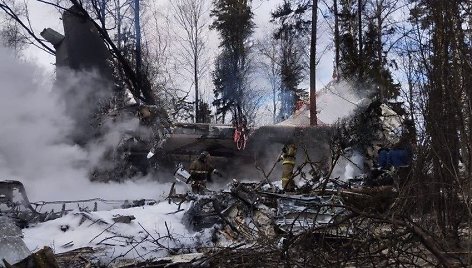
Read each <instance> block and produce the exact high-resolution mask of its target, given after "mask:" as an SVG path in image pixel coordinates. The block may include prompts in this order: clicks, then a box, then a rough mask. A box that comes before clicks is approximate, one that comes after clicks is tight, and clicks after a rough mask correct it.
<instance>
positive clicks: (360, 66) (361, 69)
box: [357, 0, 364, 81]
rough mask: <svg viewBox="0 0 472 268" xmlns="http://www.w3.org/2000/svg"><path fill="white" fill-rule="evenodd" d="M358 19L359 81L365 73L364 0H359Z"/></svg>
mask: <svg viewBox="0 0 472 268" xmlns="http://www.w3.org/2000/svg"><path fill="white" fill-rule="evenodd" d="M357 19H358V25H357V26H358V27H359V29H358V33H357V34H358V36H359V37H358V39H359V81H360V80H361V79H362V76H363V75H364V74H363V72H364V70H363V66H362V64H363V63H362V57H363V55H362V42H363V41H362V0H358V1H357Z"/></svg>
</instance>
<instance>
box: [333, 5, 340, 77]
mask: <svg viewBox="0 0 472 268" xmlns="http://www.w3.org/2000/svg"><path fill="white" fill-rule="evenodd" d="M333 12H334V49H335V58H334V59H335V60H334V62H335V65H336V66H335V68H336V69H337V68H338V66H339V14H338V0H334V3H333ZM335 71H336V74H337V75H339V74H338V73H337V70H335Z"/></svg>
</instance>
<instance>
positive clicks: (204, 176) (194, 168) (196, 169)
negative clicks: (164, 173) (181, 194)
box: [187, 152, 217, 194]
mask: <svg viewBox="0 0 472 268" xmlns="http://www.w3.org/2000/svg"><path fill="white" fill-rule="evenodd" d="M209 157H210V154H209V153H208V152H202V153H201V154H200V156H199V157H198V158H197V159H195V160H194V161H193V162H192V163H191V164H190V178H189V181H188V182H190V183H191V186H192V192H193V193H197V194H202V193H203V192H204V190H205V189H206V182H207V181H210V182H211V174H212V173H214V172H217V171H216V169H215V168H214V167H213V166H212V165H211V164H210V162H209ZM188 182H187V183H188Z"/></svg>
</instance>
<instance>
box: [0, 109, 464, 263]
mask: <svg viewBox="0 0 472 268" xmlns="http://www.w3.org/2000/svg"><path fill="white" fill-rule="evenodd" d="M410 127H411V126H409V125H408V122H407V121H406V122H405V120H404V118H403V117H402V116H401V115H399V113H398V112H395V111H394V108H392V106H391V105H386V104H382V103H378V102H374V103H372V104H371V105H369V106H368V107H367V108H362V109H359V111H358V112H357V113H356V115H355V116H353V117H352V118H350V119H346V120H345V121H343V122H339V123H338V124H337V125H335V126H333V127H332V128H331V131H332V132H331V133H332V135H331V137H332V138H331V141H330V142H329V148H330V151H331V154H330V155H329V156H328V157H327V158H326V159H324V160H321V161H318V160H316V161H313V160H311V157H310V153H309V150H307V149H306V148H304V147H301V148H299V151H300V152H301V153H300V154H298V155H297V157H298V159H297V165H296V166H295V167H294V169H293V173H292V176H293V179H295V181H296V182H297V184H296V187H295V188H294V189H291V190H290V191H287V190H284V189H282V187H281V186H280V178H279V177H278V176H275V177H274V174H272V172H273V170H274V168H272V169H270V170H268V171H267V170H264V169H263V168H260V174H261V175H260V176H259V180H257V181H256V182H241V181H238V180H232V181H230V182H229V184H228V185H227V187H225V188H224V189H223V190H220V191H212V190H205V192H204V193H203V194H193V193H190V192H185V191H184V192H179V191H178V190H177V187H176V185H177V184H179V183H181V182H179V181H178V180H177V181H176V182H175V183H174V184H173V185H172V187H171V188H170V190H169V194H168V196H167V198H166V200H165V201H161V202H156V201H154V200H137V201H134V202H129V201H128V202H126V204H122V207H123V208H133V207H138V208H142V209H146V208H152V207H153V206H158V205H159V204H163V203H166V204H167V205H168V206H171V208H172V209H171V211H169V212H167V213H166V215H174V216H175V217H176V219H179V221H180V223H181V224H182V225H183V226H185V228H186V230H188V231H189V232H191V233H193V234H196V236H197V237H199V238H198V239H196V240H193V242H191V243H188V242H185V241H184V240H185V239H184V238H183V237H181V236H179V235H177V234H175V233H173V232H172V231H171V228H169V226H168V223H167V222H165V230H166V231H164V232H161V233H156V231H155V230H151V229H149V228H146V227H144V226H143V225H142V224H141V222H140V220H139V216H138V215H133V214H131V212H129V213H127V214H126V213H123V211H122V213H123V215H114V216H113V217H112V218H109V219H105V218H100V217H97V216H96V215H95V214H93V213H92V211H96V210H97V202H102V201H106V200H88V201H90V202H91V203H92V204H94V205H93V206H92V207H93V208H91V207H79V210H77V209H75V210H70V209H69V208H70V206H71V205H70V204H69V203H67V202H61V201H59V202H57V204H56V205H59V207H60V210H58V212H54V211H49V212H45V213H41V212H38V208H41V206H44V205H46V203H45V202H36V203H35V202H33V203H30V201H29V200H28V199H27V196H26V192H25V190H24V187H23V185H22V184H21V183H18V182H12V181H10V182H3V183H2V192H1V195H0V197H1V198H2V199H1V205H2V209H1V214H2V220H4V223H2V226H7V225H14V226H20V227H22V228H25V227H27V226H29V225H34V224H35V223H38V222H48V221H50V220H52V219H56V218H60V217H64V216H65V215H69V216H70V217H75V218H77V217H79V218H80V219H81V220H80V224H79V225H87V226H94V227H95V228H99V230H102V232H100V233H99V234H98V235H97V236H96V237H93V238H92V239H91V241H90V243H89V244H88V246H87V247H81V248H76V249H73V250H70V251H67V250H64V247H65V249H67V247H73V244H74V242H73V241H71V242H70V243H66V244H64V245H61V247H63V250H62V253H59V254H54V253H53V251H52V250H51V249H50V248H44V249H42V250H40V251H38V252H36V253H34V254H32V255H28V254H29V253H28V252H29V250H28V249H27V248H26V246H25V244H24V242H23V241H22V238H21V237H22V235H21V230H20V229H17V230H16V231H15V232H14V233H11V231H5V228H3V229H2V234H1V235H0V239H1V240H2V243H1V245H2V246H0V247H3V248H2V251H3V252H10V254H14V255H15V254H16V255H15V256H14V257H16V259H17V260H21V259H22V258H21V257H24V258H25V259H23V260H22V261H20V262H19V263H17V264H10V263H8V262H7V261H6V260H5V261H4V264H5V266H6V267H307V266H308V267H332V266H338V267H346V266H355V267H377V266H382V267H384V266H408V267H410V266H446V267H452V266H463V265H465V264H466V261H467V259H466V258H464V255H463V254H461V252H460V251H456V252H452V251H450V250H447V249H446V248H445V244H444V243H443V242H442V241H440V240H437V239H436V236H435V234H434V233H431V232H430V231H428V229H427V228H425V226H424V225H423V224H424V223H423V221H422V219H418V218H417V217H416V216H414V215H408V214H406V213H405V210H404V205H405V203H404V201H403V200H404V199H405V198H404V194H405V192H404V191H403V189H404V185H405V184H407V183H408V179H409V177H408V176H409V173H410V172H409V169H410V166H411V163H410V162H409V161H411V158H409V159H405V158H403V154H401V153H403V152H408V150H411V148H408V145H409V144H408V142H407V141H408V139H411V136H410V135H411V132H410V130H409V128H410ZM372 129H374V130H375V131H372ZM378 147H380V149H379V148H378ZM354 151H355V152H359V154H361V155H363V156H364V158H363V161H362V163H361V165H362V167H360V166H359V167H358V168H359V169H360V170H362V171H363V172H362V173H360V174H359V175H357V176H353V177H349V178H347V177H345V176H342V175H341V176H336V175H335V171H336V169H337V168H338V167H339V163H341V162H342V161H347V162H348V163H350V164H352V165H359V162H357V163H354V162H355V161H353V160H352V157H351V156H352V154H353V152H354ZM397 154H399V155H400V156H398V155H397ZM300 155H301V156H302V157H300ZM406 160H408V161H406ZM405 161H406V162H405ZM276 165H279V162H278V161H276V162H274V166H276ZM82 201H84V200H82ZM77 202H79V201H77ZM70 203H73V202H70ZM135 213H136V211H135ZM135 216H136V217H135ZM159 217H161V215H158V214H156V216H155V220H156V221H160V219H159ZM2 222H3V221H2ZM127 226H129V228H137V229H139V232H137V233H136V234H129V233H128V234H126V233H127V231H126V230H127V229H126V228H128V227H127ZM15 228H16V227H15ZM60 228H61V231H63V232H64V233H67V232H69V231H70V228H72V229H74V228H78V227H73V226H69V225H68V224H66V225H61V226H60ZM89 228H91V227H89ZM8 229H9V230H13V229H14V228H8ZM466 231H467V230H466V229H464V232H466ZM102 235H103V237H102ZM4 245H10V246H9V247H5V246H4ZM12 248H13V250H11V249H12ZM118 248H122V249H125V250H124V251H123V252H122V253H120V254H115V255H113V257H112V258H110V257H109V256H108V258H107V257H105V258H104V256H107V255H108V254H110V252H115V250H116V249H118ZM458 248H460V246H458ZM143 250H144V252H146V253H145V254H143V255H139V256H140V257H137V258H130V257H129V256H128V253H130V252H134V251H136V252H141V253H138V254H142V252H143ZM12 252H13V253H12ZM150 252H154V253H155V252H161V253H162V252H164V255H166V257H164V256H161V257H159V258H157V257H152V258H151V257H149V258H147V257H146V256H148V255H146V254H150Z"/></svg>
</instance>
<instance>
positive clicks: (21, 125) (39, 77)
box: [0, 47, 168, 200]
mask: <svg viewBox="0 0 472 268" xmlns="http://www.w3.org/2000/svg"><path fill="white" fill-rule="evenodd" d="M12 55H13V53H12V52H11V51H10V50H8V49H5V48H1V47H0V59H1V61H0V81H1V84H0V94H1V97H0V180H7V179H10V180H11V179H14V180H20V181H21V182H23V184H24V185H25V188H26V190H27V193H28V195H29V198H30V200H57V199H66V200H73V199H83V198H95V197H101V198H107V199H135V198H158V195H159V194H162V193H164V192H165V191H167V189H168V186H167V187H165V186H164V185H162V184H161V185H159V184H157V183H156V182H150V181H148V180H147V181H146V180H140V181H137V182H126V183H123V184H117V183H109V184H103V183H102V184H98V183H91V182H90V181H89V179H88V175H89V170H90V167H91V166H92V165H93V164H94V163H96V161H98V158H99V155H100V151H103V150H104V148H103V147H101V145H100V144H94V146H89V147H90V149H87V150H85V149H83V148H82V147H79V146H77V145H74V144H71V143H70V142H68V139H67V137H68V135H70V134H71V133H72V131H73V129H74V128H73V127H74V122H73V121H72V120H71V119H70V118H69V117H68V116H66V111H65V105H64V102H63V101H62V99H61V96H60V95H59V93H60V90H57V91H56V90H54V91H53V90H51V88H50V86H48V78H47V77H46V76H45V74H44V73H43V71H42V70H41V69H40V68H38V67H37V66H35V65H34V64H32V63H27V62H19V61H18V60H17V59H15V58H14V57H13V56H12ZM75 78H76V77H75ZM74 81H75V82H76V83H82V82H81V81H80V79H75V80H74ZM49 84H50V83H49ZM84 92H87V91H86V90H84ZM135 126H136V122H133V121H131V122H129V125H127V126H118V128H120V127H121V128H122V127H131V128H133V127H135ZM111 129H113V128H111ZM115 131H117V130H116V129H115ZM115 131H110V133H109V134H107V135H105V137H106V139H105V140H106V141H107V143H108V145H110V143H116V140H117V137H116V132H115Z"/></svg>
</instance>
